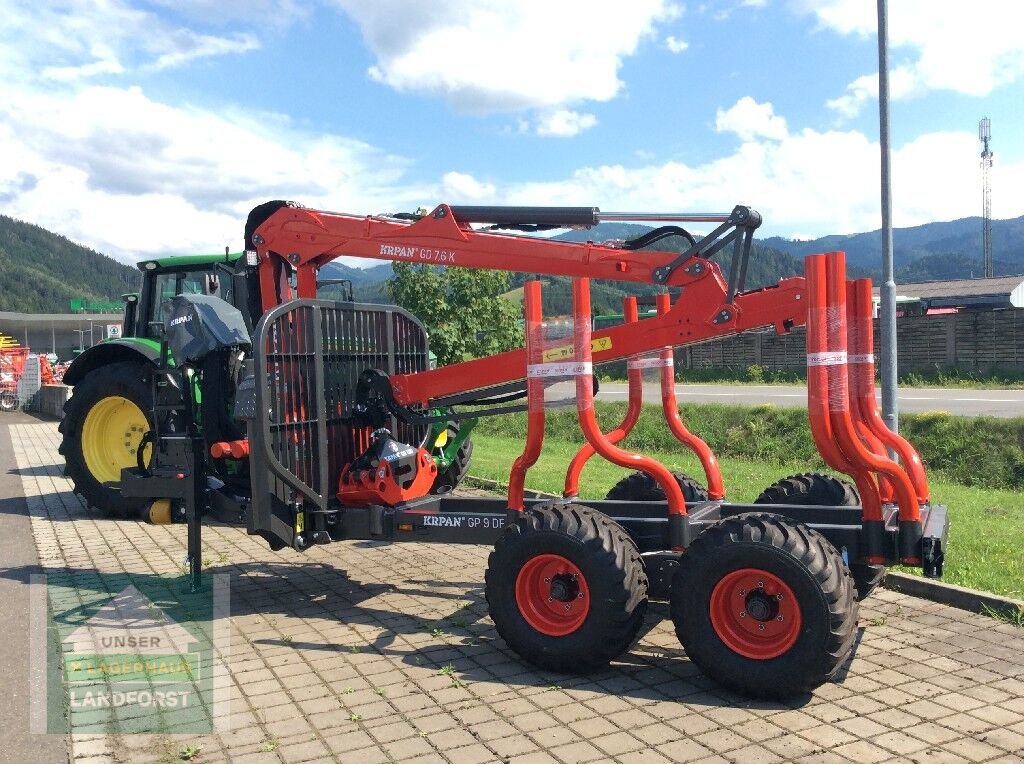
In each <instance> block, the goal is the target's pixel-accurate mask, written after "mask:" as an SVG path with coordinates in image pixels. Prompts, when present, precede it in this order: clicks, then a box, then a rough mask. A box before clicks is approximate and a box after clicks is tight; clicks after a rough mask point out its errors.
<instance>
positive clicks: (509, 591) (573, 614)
mask: <svg viewBox="0 0 1024 764" xmlns="http://www.w3.org/2000/svg"><path fill="white" fill-rule="evenodd" d="M485 580H486V593H487V603H488V607H489V610H490V616H491V619H492V620H493V621H494V625H495V628H496V629H497V631H498V634H499V635H500V636H501V638H502V639H504V640H505V642H506V644H508V646H509V647H510V648H511V649H512V650H513V651H514V652H515V653H517V654H518V655H519V656H520V657H522V658H523V659H525V660H527V661H529V662H530V663H532V664H534V665H536V666H539V667H540V668H543V669H547V670H549V671H557V672H561V673H567V674H568V673H572V674H575V673H583V672H587V671H592V670H594V669H599V668H601V667H604V666H606V665H608V663H609V662H610V661H611V660H613V659H614V658H616V657H617V656H619V655H621V654H622V653H623V652H625V651H626V650H628V649H629V647H630V645H632V644H633V641H634V640H635V639H636V637H637V634H638V633H639V631H640V627H641V626H642V625H643V620H644V613H645V612H646V610H647V578H646V576H645V575H644V567H643V563H642V562H641V561H640V552H639V550H638V549H637V547H636V544H634V543H633V540H632V539H631V538H630V537H629V535H628V534H627V533H626V531H625V530H624V529H623V528H622V526H620V525H619V524H618V523H616V522H615V521H614V520H612V519H611V518H609V517H607V516H606V515H604V514H602V513H600V512H597V511H595V510H593V509H591V508H590V507H585V506H581V505H579V504H569V505H566V504H547V505H542V506H535V507H531V508H529V509H526V510H524V511H523V512H521V513H520V515H519V517H518V518H517V519H516V520H515V522H514V523H512V524H510V525H508V526H507V527H506V528H505V531H504V532H503V533H502V535H501V537H500V538H499V539H498V541H497V543H496V544H495V545H494V551H492V552H491V555H490V558H489V559H488V561H487V574H486V579H485Z"/></svg>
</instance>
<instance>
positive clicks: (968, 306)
mask: <svg viewBox="0 0 1024 764" xmlns="http://www.w3.org/2000/svg"><path fill="white" fill-rule="evenodd" d="M874 293H875V300H876V301H877V300H878V287H877V286H876V287H875V289H874ZM896 294H897V295H898V297H897V299H900V298H905V299H906V300H913V299H917V300H920V301H921V302H922V303H923V305H924V307H925V312H927V313H936V312H950V311H968V310H969V311H978V310H1001V309H1003V308H1024V276H999V277H997V278H991V279H953V280H951V281H925V282H923V283H921V284H897V285H896Z"/></svg>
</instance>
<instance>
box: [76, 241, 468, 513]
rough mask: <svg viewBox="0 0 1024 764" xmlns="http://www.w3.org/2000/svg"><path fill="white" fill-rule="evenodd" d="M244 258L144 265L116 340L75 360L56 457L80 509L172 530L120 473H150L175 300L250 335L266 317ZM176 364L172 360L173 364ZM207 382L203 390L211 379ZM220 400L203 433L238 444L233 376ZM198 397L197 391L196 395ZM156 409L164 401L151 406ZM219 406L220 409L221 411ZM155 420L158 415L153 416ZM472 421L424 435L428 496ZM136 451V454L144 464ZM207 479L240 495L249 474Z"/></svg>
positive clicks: (445, 487) (229, 467)
mask: <svg viewBox="0 0 1024 764" xmlns="http://www.w3.org/2000/svg"><path fill="white" fill-rule="evenodd" d="M244 265H245V263H244V258H243V256H242V253H240V252H236V253H225V254H217V255H179V256H171V257H162V258H156V259H152V260H144V261H142V262H140V263H139V269H140V270H141V271H142V288H141V291H140V292H139V293H137V294H129V295H125V296H124V302H125V308H124V326H123V329H122V332H121V337H119V338H117V339H109V340H106V341H104V342H101V343H99V344H98V345H94V346H93V347H91V348H88V349H87V350H86V351H85V352H83V353H81V354H80V355H79V356H78V357H77V358H76V359H75V360H74V362H73V363H72V364H71V366H70V367H69V368H68V370H67V372H66V373H65V375H64V383H65V384H67V385H73V386H74V390H73V393H72V395H71V397H70V398H69V400H68V402H67V403H66V404H65V406H64V418H63V419H62V420H61V423H60V432H61V435H62V441H61V445H60V453H61V454H62V455H63V456H64V459H65V464H66V467H65V474H66V475H67V476H68V477H69V478H71V480H72V482H73V484H74V487H75V491H76V492H77V493H79V494H80V495H81V496H82V497H83V498H84V499H85V501H86V503H87V504H88V505H89V506H91V507H95V508H96V509H98V510H99V511H100V513H101V514H103V515H105V516H108V517H138V516H141V515H142V514H143V513H144V512H148V515H147V516H148V517H149V519H151V520H153V521H156V522H169V521H170V519H171V505H170V502H169V501H162V502H150V501H148V500H145V499H139V498H133V497H128V496H124V495H122V492H121V490H120V485H119V481H120V479H121V469H122V468H124V467H134V466H136V465H137V464H148V463H149V460H150V458H151V453H150V452H151V448H152V447H151V445H150V437H151V436H150V433H151V432H152V430H153V425H154V422H153V421H152V417H153V412H154V395H156V396H157V397H159V395H160V393H159V391H157V392H156V393H155V392H154V386H153V380H152V373H153V371H154V369H156V368H157V365H158V363H159V360H160V352H161V338H162V335H163V332H164V329H165V327H166V323H167V321H168V320H169V319H170V311H171V302H172V300H173V298H174V297H175V296H177V295H181V294H196V295H210V296H214V297H219V298H220V299H223V300H225V301H226V302H228V303H230V304H231V305H233V306H235V307H236V308H238V309H239V310H240V311H241V313H242V316H243V318H244V319H245V321H246V324H247V326H248V328H249V329H250V331H251V330H252V329H253V328H254V327H255V325H256V324H257V323H258V321H259V318H260V315H261V313H262V308H261V300H260V294H259V281H258V279H256V278H255V272H254V271H253V269H247V268H245V267H244ZM317 285H318V289H321V290H324V291H330V292H333V294H332V297H336V296H337V293H338V292H339V291H340V293H341V295H342V296H343V298H347V299H348V300H351V299H352V288H351V283H350V282H348V281H345V280H326V281H318V284H317ZM171 362H172V363H173V359H171ZM205 376H206V377H207V380H208V382H207V385H208V384H209V378H210V376H211V375H210V374H206V375H205ZM212 376H213V377H215V378H217V380H218V384H217V385H216V387H218V388H219V392H220V393H221V394H219V395H218V394H214V395H211V394H210V389H209V387H207V398H208V399H212V400H207V401H206V403H205V404H203V405H202V406H201V408H200V411H199V412H198V416H200V417H202V418H203V424H204V428H205V429H206V430H207V431H208V432H209V431H211V430H213V431H214V432H212V433H210V434H211V435H216V437H211V438H210V440H211V441H212V440H215V439H217V438H220V439H224V440H230V439H232V438H237V437H242V433H239V432H236V431H234V430H236V429H237V424H235V423H233V422H232V421H231V417H230V416H227V415H225V412H223V411H220V410H219V409H221V408H224V407H225V405H226V404H224V401H227V400H229V399H230V397H231V395H232V394H233V380H232V379H231V378H230V377H231V375H230V373H229V370H226V369H219V370H217V372H216V373H215V374H214V375H212ZM196 393H197V394H198V390H197V391H196ZM156 403H157V404H159V403H160V401H159V400H158V401H156ZM218 403H219V404H220V405H218ZM155 410H156V411H157V412H158V413H157V415H158V416H160V415H161V414H160V413H159V412H160V406H159V405H157V406H156V409H155ZM163 416H164V417H165V420H164V421H162V422H161V423H160V429H161V431H164V432H167V431H174V430H176V429H177V430H181V429H183V424H184V423H181V422H176V421H174V417H176V416H180V414H179V413H175V412H173V411H168V412H167V413H166V414H164V415H163ZM473 424H474V422H472V421H463V422H448V423H447V424H438V425H434V426H432V427H431V428H430V430H429V431H428V432H427V435H426V438H425V439H424V446H425V447H426V444H427V443H429V444H431V451H432V455H433V456H434V459H435V461H436V462H437V465H438V476H437V480H436V481H435V484H434V489H433V492H435V493H443V492H446V491H450V490H452V489H454V488H455V487H456V486H457V485H458V484H459V483H460V482H461V481H462V479H463V478H464V477H465V475H466V472H467V470H468V469H469V462H470V459H471V457H472V452H473V442H472V440H470V438H469V432H470V430H471V429H472V425H473ZM140 451H141V454H140ZM210 462H211V464H210V468H211V471H212V472H214V473H215V474H216V475H217V477H218V478H219V479H221V480H224V481H225V482H227V483H229V484H232V483H238V484H240V485H244V484H245V483H246V482H247V480H248V477H247V475H248V464H247V463H246V461H245V460H244V459H243V460H232V459H227V460H217V461H216V462H214V461H213V460H212V459H211V460H210Z"/></svg>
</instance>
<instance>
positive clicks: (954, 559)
mask: <svg viewBox="0 0 1024 764" xmlns="http://www.w3.org/2000/svg"><path fill="white" fill-rule="evenodd" d="M473 441H474V444H475V448H474V451H473V464H472V467H471V468H470V473H471V474H473V475H475V476H477V477H482V478H490V479H492V480H498V481H501V482H503V483H504V482H506V481H507V480H508V471H509V468H510V467H511V466H512V462H513V460H514V459H515V458H516V456H518V454H519V453H520V452H521V451H522V447H523V444H522V440H521V439H513V438H504V437H500V436H496V435H488V434H484V433H479V432H476V433H474V434H473ZM627 445H628V443H627ZM576 448H577V445H576V444H573V443H569V442H567V441H564V440H554V439H548V440H547V441H546V442H545V444H544V451H543V453H542V455H541V458H540V461H538V462H537V464H536V466H535V467H534V468H533V469H532V470H530V472H529V473H528V475H527V478H526V485H527V487H529V488H532V489H534V490H537V491H546V492H548V493H557V494H560V493H561V492H562V486H563V482H564V480H565V469H566V467H567V466H568V464H569V460H570V459H571V458H572V456H573V454H575V453H576ZM645 453H646V454H647V455H649V456H653V457H654V458H656V459H658V460H660V461H662V462H663V463H665V464H666V465H668V466H669V467H671V468H673V469H678V470H681V471H682V472H685V473H686V474H688V475H691V476H693V477H695V478H697V479H699V480H700V482H702V483H703V482H705V480H704V477H703V472H702V471H701V469H700V466H699V463H698V462H697V460H696V459H695V458H693V457H692V456H691V455H690V454H689V453H688V452H675V453H666V452H665V451H649V450H646V449H645ZM720 464H721V468H722V474H723V476H724V478H725V485H726V489H727V491H728V495H729V498H730V499H732V500H733V501H737V502H751V501H753V500H754V498H756V497H757V495H758V494H759V493H760V492H761V491H762V490H763V489H764V488H765V487H766V486H768V485H770V484H772V483H774V482H775V481H776V480H778V479H779V478H782V477H785V476H787V475H791V474H793V473H796V472H804V471H807V466H806V465H801V464H775V463H764V462H753V461H746V460H741V459H721V460H720ZM626 474H627V471H626V470H623V469H622V468H620V467H616V466H614V465H612V464H609V463H608V462H606V461H604V460H602V459H600V458H597V457H595V458H594V459H591V461H590V462H589V463H588V464H587V467H586V469H585V470H584V471H583V477H582V479H581V481H580V494H581V498H582V499H588V498H589V499H601V498H604V496H605V494H606V493H607V491H608V489H609V488H611V487H612V486H613V485H614V484H615V483H616V482H618V480H619V479H620V478H622V477H623V476H624V475H626ZM931 489H932V497H933V500H934V501H935V502H936V503H941V504H945V505H947V506H948V507H949V515H950V540H949V550H948V552H947V554H946V566H945V575H944V580H946V581H948V582H950V583H954V584H959V585H961V586H967V587H970V588H972V589H982V590H984V591H989V592H995V593H997V594H1003V595H1007V596H1010V597H1016V598H1018V599H1024V494H1021V493H1019V492H1016V491H1001V490H990V489H983V488H969V487H966V486H961V485H957V484H955V483H947V482H938V481H934V480H933V481H932V482H931Z"/></svg>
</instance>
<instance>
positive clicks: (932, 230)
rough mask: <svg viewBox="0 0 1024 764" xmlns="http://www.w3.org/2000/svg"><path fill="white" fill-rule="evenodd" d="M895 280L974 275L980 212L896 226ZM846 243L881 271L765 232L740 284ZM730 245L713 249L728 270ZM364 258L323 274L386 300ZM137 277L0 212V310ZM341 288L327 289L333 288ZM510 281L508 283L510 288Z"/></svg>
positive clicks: (548, 293)
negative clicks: (363, 264)
mask: <svg viewBox="0 0 1024 764" xmlns="http://www.w3.org/2000/svg"><path fill="white" fill-rule="evenodd" d="M649 230H651V228H650V226H645V225H637V224H628V223H601V224H600V225H598V226H595V227H594V228H591V229H587V230H573V231H568V232H565V233H562V234H560V235H558V236H557V237H555V238H556V239H559V240H562V241H588V240H590V241H596V242H602V241H607V240H609V239H632V238H636V237H637V236H640V235H642V234H644V233H646V232H647V231H649ZM893 238H894V250H895V258H896V266H897V267H896V277H897V282H900V283H911V282H918V281H933V280H945V279H956V278H972V277H978V276H980V275H981V257H980V252H981V220H980V219H979V218H964V219H962V220H954V221H949V222H941V223H928V224H926V225H921V226H915V227H913V228H897V229H895V231H894V235H893ZM992 240H993V254H994V259H995V271H996V275H1004V274H1017V273H1024V217H1020V218H1015V219H1011V220H995V221H993V223H992ZM686 247H687V242H686V240H685V239H683V238H682V237H672V238H669V239H664V240H662V241H660V242H658V243H656V244H655V245H654V246H653V247H652V248H657V249H660V250H663V251H666V250H667V251H674V252H681V251H683V249H685V248H686ZM837 249H842V250H845V251H846V253H847V256H848V264H849V272H850V275H851V276H873V277H875V278H878V277H879V276H880V270H881V267H880V266H881V254H880V252H881V234H880V232H879V231H872V232H868V233H859V234H851V235H843V236H840V235H833V236H824V237H822V238H819V239H814V240H811V241H793V240H789V239H781V238H778V237H771V238H767V239H762V240H759V241H758V240H756V241H755V242H754V244H753V248H752V251H751V255H750V263H749V267H748V270H747V288H748V289H753V288H757V287H761V286H768V285H771V284H774V283H776V282H777V281H778V280H779V279H780V278H783V277H785V276H794V275H798V274H800V273H802V272H803V256H804V255H805V254H810V253H814V252H829V251H833V250H837ZM730 253H731V248H729V250H728V251H724V252H721V253H719V254H718V255H716V256H715V260H716V261H717V262H718V263H719V264H720V265H721V267H722V270H723V272H725V273H728V269H729V257H730ZM366 263H367V265H368V266H369V267H366V268H354V267H351V266H347V265H343V264H341V263H331V264H329V265H327V266H325V267H324V268H323V269H322V270H321V272H320V276H321V278H334V279H337V278H344V279H349V280H351V281H352V284H353V288H354V292H355V298H356V300H358V301H360V302H391V298H390V297H389V296H388V295H387V293H386V291H385V289H384V285H385V282H386V281H387V280H388V279H389V278H391V276H392V273H393V271H392V269H391V264H390V263H388V262H376V263H375V261H372V260H368V261H366ZM530 276H531V274H523V273H517V274H513V276H512V285H513V287H514V288H518V287H520V286H521V285H522V283H523V281H525V280H526V279H527V278H529V277H530ZM544 280H545V281H546V282H547V283H548V287H547V288H546V289H545V303H546V309H547V310H548V311H549V312H554V313H564V312H568V311H569V310H570V308H571V293H570V288H569V281H568V279H566V278H561V277H556V276H547V277H544ZM138 284H139V273H138V271H137V270H136V269H135V268H133V267H131V266H128V265H124V264H122V263H119V262H118V261H116V260H113V259H112V258H109V257H106V256H105V255H102V254H100V253H98V252H94V251H93V250H91V249H88V248H86V247H82V246H80V245H78V244H75V243H74V242H71V241H69V240H68V239H66V238H65V237H63V236H60V235H58V234H54V233H51V232H49V231H47V230H45V229H43V228H40V227H39V226H36V225H31V224H29V223H23V222H21V221H19V220H14V219H12V218H10V217H6V216H4V215H0V310H12V311H28V312H55V313H65V312H68V311H69V310H70V308H69V301H70V300H72V299H85V300H87V301H116V300H117V299H118V298H119V297H120V295H121V294H123V293H124V292H128V291H133V290H134V289H136V288H137V286H138ZM337 291H339V290H337V289H335V292H337ZM658 291H660V288H659V287H656V286H654V285H653V284H635V283H629V284H627V283H623V282H616V281H595V282H594V283H593V286H592V297H593V305H594V311H595V313H616V312H619V311H620V310H621V309H622V298H623V297H624V296H625V295H627V294H635V295H641V296H644V295H652V294H655V293H657V292H658ZM515 292H516V289H513V294H512V295H510V296H515Z"/></svg>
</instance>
